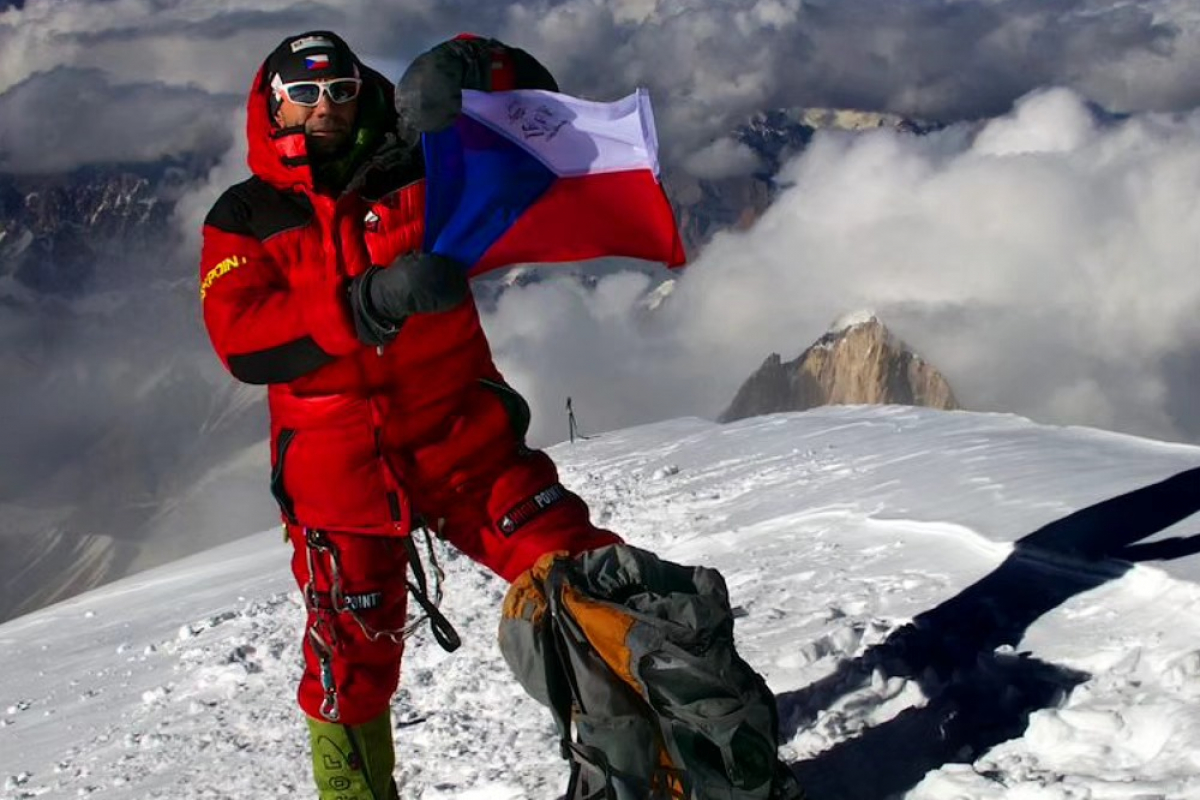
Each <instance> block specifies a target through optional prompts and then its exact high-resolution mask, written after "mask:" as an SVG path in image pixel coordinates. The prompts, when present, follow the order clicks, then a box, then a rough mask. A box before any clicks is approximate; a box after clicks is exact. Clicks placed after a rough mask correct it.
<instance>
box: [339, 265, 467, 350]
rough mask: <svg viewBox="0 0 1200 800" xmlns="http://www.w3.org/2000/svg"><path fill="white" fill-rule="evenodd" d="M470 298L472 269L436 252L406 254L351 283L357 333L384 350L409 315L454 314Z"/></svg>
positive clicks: (364, 339)
mask: <svg viewBox="0 0 1200 800" xmlns="http://www.w3.org/2000/svg"><path fill="white" fill-rule="evenodd" d="M470 294H471V287H470V285H469V283H468V282H467V269H466V267H465V266H464V265H463V264H461V263H459V262H458V261H455V260H454V259H452V258H447V257H445V256H439V255H437V254H435V253H421V254H420V255H409V256H404V257H403V258H401V259H400V260H398V261H396V262H395V263H394V264H392V265H391V266H390V267H387V268H380V267H371V268H369V269H368V270H367V271H366V272H364V273H363V274H362V275H359V276H358V277H357V278H355V279H354V280H353V281H351V283H350V308H351V310H352V312H353V315H354V330H355V333H356V334H357V335H358V339H359V341H361V342H363V343H364V344H369V345H375V346H383V345H385V344H387V343H388V342H390V341H392V339H395V338H396V334H398V333H399V332H400V326H401V325H402V324H403V323H404V320H405V319H407V318H408V317H409V316H411V315H413V314H436V313H438V312H440V311H449V310H450V309H452V308H455V307H456V306H458V305H459V304H460V303H462V302H463V301H464V300H466V299H467V297H468V296H469V295H470Z"/></svg>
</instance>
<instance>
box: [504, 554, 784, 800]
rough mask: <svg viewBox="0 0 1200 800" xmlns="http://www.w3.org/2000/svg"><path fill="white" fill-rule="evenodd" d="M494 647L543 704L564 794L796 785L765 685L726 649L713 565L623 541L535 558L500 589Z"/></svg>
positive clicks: (719, 582)
mask: <svg viewBox="0 0 1200 800" xmlns="http://www.w3.org/2000/svg"><path fill="white" fill-rule="evenodd" d="M500 649H501V652H502V653H503V654H504V658H505V660H506V661H507V662H508V664H509V666H510V667H511V668H512V670H513V672H514V673H515V674H516V676H517V679H518V680H519V681H520V682H521V684H522V685H523V686H524V687H525V689H526V691H528V692H529V693H530V694H531V695H532V696H533V697H535V698H536V699H537V700H539V701H540V702H542V703H544V704H545V705H547V706H549V707H550V709H551V711H552V712H553V714H554V718H555V721H556V722H557V724H558V727H559V731H560V733H561V735H562V748H563V756H564V757H565V758H567V759H568V761H569V762H570V765H571V778H570V783H569V785H568V789H567V794H566V797H565V800H592V798H596V799H597V800H599V799H601V798H602V799H603V800H800V799H801V798H803V796H804V794H803V792H802V791H801V789H800V786H799V785H798V784H797V782H796V780H795V778H794V777H793V776H792V774H791V772H790V770H788V768H787V767H786V765H784V764H783V763H782V762H780V761H779V758H778V756H777V754H776V747H777V729H778V712H777V710H776V706H775V697H774V695H773V694H772V693H771V691H770V689H769V688H767V685H766V683H765V682H764V681H763V679H762V677H761V676H759V675H758V673H756V672H755V671H754V670H753V669H752V668H751V667H750V666H749V665H748V664H747V663H746V662H745V661H744V660H743V659H742V658H741V657H740V656H739V655H738V654H737V651H736V650H735V648H734V644H733V614H732V611H731V610H730V607H729V595H728V591H727V590H726V588H725V581H724V579H723V578H722V577H721V575H720V573H719V572H717V571H716V570H712V569H707V568H704V567H684V566H680V565H678V564H673V563H671V562H668V561H663V560H661V559H659V558H657V557H656V556H655V555H654V554H652V553H650V552H647V551H645V550H640V549H638V548H635V547H630V546H628V545H610V546H607V547H603V548H600V549H598V550H593V551H590V552H586V553H582V554H580V555H578V556H575V557H573V558H572V557H568V556H566V555H560V554H552V555H549V556H546V557H544V558H543V559H542V560H541V561H539V562H538V564H537V565H536V566H535V567H534V568H533V569H532V570H530V571H529V572H528V573H526V574H525V575H523V576H522V577H521V578H519V579H518V580H517V581H516V582H515V583H514V584H513V586H512V587H511V588H510V590H509V593H508V596H507V597H506V598H505V603H504V616H503V619H502V620H501V623H500ZM572 729H573V730H572ZM572 734H574V735H572Z"/></svg>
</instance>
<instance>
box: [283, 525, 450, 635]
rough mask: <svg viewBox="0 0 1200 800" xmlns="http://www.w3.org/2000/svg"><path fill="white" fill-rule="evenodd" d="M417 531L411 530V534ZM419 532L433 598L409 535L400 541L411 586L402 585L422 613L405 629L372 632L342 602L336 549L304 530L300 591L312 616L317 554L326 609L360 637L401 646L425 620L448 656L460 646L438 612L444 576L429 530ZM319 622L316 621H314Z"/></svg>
mask: <svg viewBox="0 0 1200 800" xmlns="http://www.w3.org/2000/svg"><path fill="white" fill-rule="evenodd" d="M417 530H418V529H417V528H414V529H413V533H416V531H417ZM419 530H423V531H425V537H424V538H425V552H426V557H427V558H428V559H429V563H430V564H432V566H433V575H434V578H435V581H434V594H433V597H432V598H430V596H429V582H428V579H427V578H426V575H425V568H424V566H423V564H422V562H421V554H420V551H419V550H418V549H417V546H416V543H415V542H414V541H413V536H412V534H410V535H408V536H405V537H403V539H402V541H403V542H404V548H405V551H406V553H407V554H408V564H409V568H410V569H411V570H412V572H413V575H414V577H415V582H414V581H412V580H410V581H406V585H407V588H408V591H409V593H410V594H412V596H413V599H415V600H416V601H417V604H418V605H420V606H421V610H422V612H423V615H422V616H419V617H417V618H415V619H413V620H411V621H408V622H407V623H406V624H405V625H403V626H401V627H399V628H383V629H379V628H375V627H373V626H372V625H371V624H370V623H368V622H367V621H366V620H364V619H363V618H362V616H361V615H360V614H359V613H358V610H357V609H356V608H355V607H354V604H352V603H350V602H348V601H347V600H346V593H345V589H344V586H343V582H342V569H341V558H340V555H339V553H338V550H337V547H336V546H334V544H333V542H331V541H329V538H328V537H327V536H326V535H325V534H324V532H322V531H320V530H316V529H314V528H305V544H306V550H307V553H306V557H307V559H308V576H309V577H308V583H307V585H306V586H305V587H304V599H305V603H306V604H307V605H308V607H309V608H310V609H311V610H312V611H313V612H314V613H317V612H320V611H321V610H322V606H321V601H320V598H319V597H318V593H317V589H316V574H317V558H316V555H317V554H325V555H326V557H327V560H328V564H329V566H328V569H327V572H328V578H329V606H328V609H329V610H331V611H332V612H333V613H335V614H345V615H347V616H348V617H350V619H352V620H354V623H355V624H356V625H358V627H359V628H360V629H361V630H362V632H363V635H364V636H366V637H367V639H369V640H370V641H372V642H375V641H379V640H380V639H388V640H390V641H392V642H394V643H396V644H402V643H403V642H404V640H405V639H408V638H409V637H411V636H412V635H413V634H415V633H416V631H417V628H418V627H420V625H421V623H423V622H424V621H425V620H426V619H428V620H429V626H430V629H431V630H432V631H433V637H434V639H436V640H437V643H438V644H439V645H441V647H442V649H444V650H445V651H446V652H448V653H452V652H454V651H455V650H457V649H458V648H459V647H460V646H462V638H461V637H460V636H459V634H458V632H457V631H456V630H455V629H454V626H453V625H452V624H450V621H449V620H448V619H446V616H445V615H444V614H442V612H441V611H440V610H439V608H438V607H439V606H440V605H441V602H442V583H443V581H444V580H445V577H446V575H445V572H443V571H442V567H441V564H440V563H439V562H438V559H437V555H436V553H435V552H434V549H433V541H432V534H431V533H430V532H429V529H428V528H427V527H425V526H424V525H422V526H421V527H420V528H419ZM318 618H319V617H318Z"/></svg>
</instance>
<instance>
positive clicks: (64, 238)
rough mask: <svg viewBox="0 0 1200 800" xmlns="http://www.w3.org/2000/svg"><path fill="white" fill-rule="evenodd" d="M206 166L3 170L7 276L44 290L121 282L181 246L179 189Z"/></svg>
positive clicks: (2, 247) (0, 219) (2, 269)
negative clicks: (175, 218)
mask: <svg viewBox="0 0 1200 800" xmlns="http://www.w3.org/2000/svg"><path fill="white" fill-rule="evenodd" d="M205 166H206V165H205V164H201V163H190V164H189V163H182V162H181V163H161V164H155V165H149V166H144V165H138V166H134V167H122V166H110V167H87V168H83V169H80V170H76V171H75V172H72V173H70V174H67V175H11V174H8V175H6V174H0V276H4V275H9V276H12V277H13V278H15V279H16V281H17V283H18V284H19V285H20V286H21V287H23V288H26V289H29V290H31V291H32V292H34V293H36V294H37V295H40V296H60V297H78V296H80V295H83V294H86V293H87V292H89V291H92V290H94V289H98V288H104V289H110V288H120V287H121V286H123V285H127V284H128V283H129V282H130V281H131V280H133V279H135V278H136V277H137V276H138V275H140V274H141V271H140V270H137V269H135V268H133V267H135V266H136V265H139V264H145V263H159V262H161V261H162V260H164V259H166V258H169V257H170V256H171V255H172V254H173V250H174V248H176V247H177V246H178V238H177V234H176V231H175V227H174V226H173V225H172V221H171V214H172V212H173V210H174V201H175V198H176V196H177V193H178V191H179V189H180V188H181V187H182V186H184V185H186V184H187V183H188V182H190V181H192V180H195V179H196V178H197V177H199V175H200V174H202V171H203V169H204V168H205Z"/></svg>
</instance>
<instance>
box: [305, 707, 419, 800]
mask: <svg viewBox="0 0 1200 800" xmlns="http://www.w3.org/2000/svg"><path fill="white" fill-rule="evenodd" d="M308 738H309V741H310V742H311V743H312V760H313V778H314V779H315V780H316V782H317V794H318V796H319V797H320V799H321V800H398V799H399V796H400V793H399V792H398V791H397V789H396V781H395V779H393V778H392V770H393V768H395V766H396V752H395V750H394V748H393V745H392V714H391V711H384V712H383V713H382V714H380V715H379V716H378V717H376V718H375V719H373V720H371V721H370V722H364V723H363V724H362V725H341V724H338V723H336V722H325V721H324V720H319V719H313V718H312V717H309V718H308Z"/></svg>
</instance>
